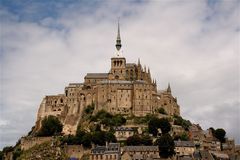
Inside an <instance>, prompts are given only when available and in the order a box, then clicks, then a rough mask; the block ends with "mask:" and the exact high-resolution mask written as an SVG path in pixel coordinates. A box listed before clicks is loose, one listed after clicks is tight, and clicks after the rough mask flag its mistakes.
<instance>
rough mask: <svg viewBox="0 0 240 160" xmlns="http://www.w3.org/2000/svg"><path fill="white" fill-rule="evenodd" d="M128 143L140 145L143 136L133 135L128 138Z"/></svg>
mask: <svg viewBox="0 0 240 160" xmlns="http://www.w3.org/2000/svg"><path fill="white" fill-rule="evenodd" d="M126 144H127V145H128V146H138V145H140V144H141V138H140V137H139V136H138V135H133V136H131V137H128V138H127V141H126Z"/></svg>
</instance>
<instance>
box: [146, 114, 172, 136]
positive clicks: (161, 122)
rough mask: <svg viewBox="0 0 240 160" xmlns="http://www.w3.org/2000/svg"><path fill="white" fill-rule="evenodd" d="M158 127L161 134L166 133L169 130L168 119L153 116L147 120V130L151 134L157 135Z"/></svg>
mask: <svg viewBox="0 0 240 160" xmlns="http://www.w3.org/2000/svg"><path fill="white" fill-rule="evenodd" d="M158 129H161V132H162V134H165V133H168V132H169V131H170V130H171V124H170V123H169V120H168V119H166V118H161V119H159V118H157V117H153V118H152V119H151V120H150V121H149V122H148V131H149V133H151V134H153V136H157V134H158Z"/></svg>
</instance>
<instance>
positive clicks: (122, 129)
mask: <svg viewBox="0 0 240 160" xmlns="http://www.w3.org/2000/svg"><path fill="white" fill-rule="evenodd" d="M114 129H115V131H134V128H132V127H115V128H114Z"/></svg>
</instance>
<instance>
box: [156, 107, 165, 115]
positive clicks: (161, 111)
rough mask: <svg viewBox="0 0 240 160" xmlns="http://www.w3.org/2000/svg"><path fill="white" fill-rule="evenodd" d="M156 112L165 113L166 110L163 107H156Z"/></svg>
mask: <svg viewBox="0 0 240 160" xmlns="http://www.w3.org/2000/svg"><path fill="white" fill-rule="evenodd" d="M157 112H158V113H161V114H166V115H167V112H166V111H165V109H164V108H162V107H161V108H158V110H157Z"/></svg>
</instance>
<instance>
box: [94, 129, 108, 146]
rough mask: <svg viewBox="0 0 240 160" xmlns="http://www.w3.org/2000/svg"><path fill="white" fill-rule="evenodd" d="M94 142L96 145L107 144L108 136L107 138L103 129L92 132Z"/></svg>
mask: <svg viewBox="0 0 240 160" xmlns="http://www.w3.org/2000/svg"><path fill="white" fill-rule="evenodd" d="M92 142H93V143H94V144H96V145H100V146H102V145H105V142H106V138H105V132H103V131H96V132H93V134H92Z"/></svg>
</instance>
